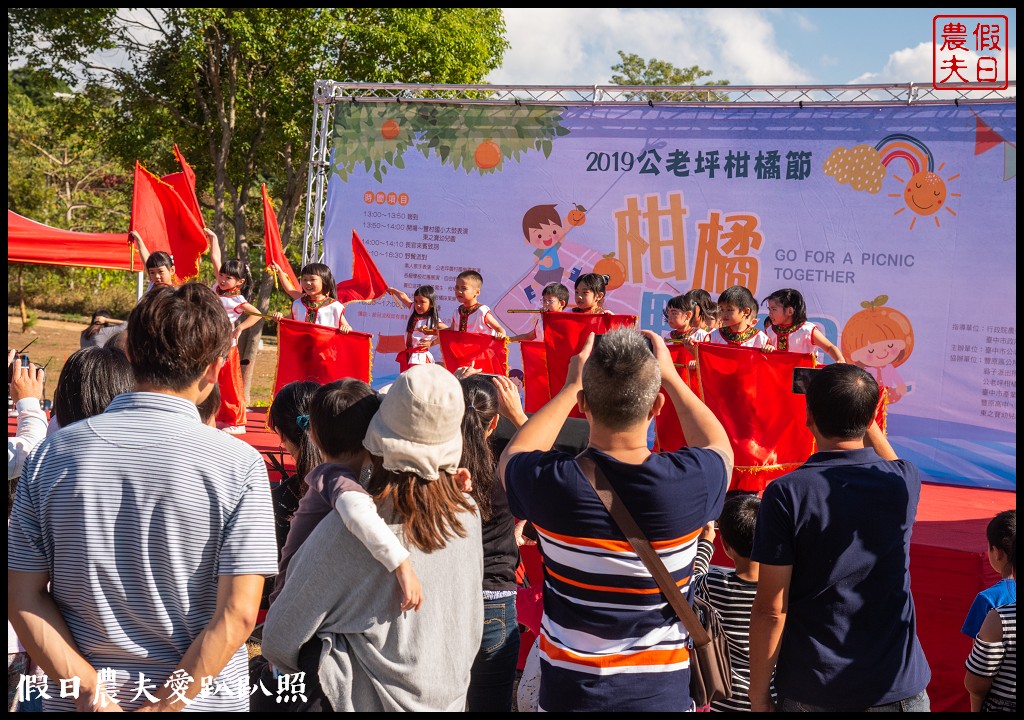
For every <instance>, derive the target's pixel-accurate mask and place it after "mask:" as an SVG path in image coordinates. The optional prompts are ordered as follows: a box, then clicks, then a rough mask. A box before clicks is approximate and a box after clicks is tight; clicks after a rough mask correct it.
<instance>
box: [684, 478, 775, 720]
mask: <svg viewBox="0 0 1024 720" xmlns="http://www.w3.org/2000/svg"><path fill="white" fill-rule="evenodd" d="M760 506H761V499H760V498H759V497H757V495H736V496H734V497H730V498H727V499H726V501H725V505H724V506H723V507H722V515H721V517H719V518H718V523H717V525H718V531H719V532H721V533H722V549H723V550H724V551H725V554H726V555H727V556H728V557H729V559H730V560H732V562H733V564H734V565H735V568H724V567H712V566H711V557H712V555H714V553H715V535H716V530H715V525H716V524H715V523H708V524H707V525H705V526H704V530H703V531H702V532H701V536H700V540H699V541H698V542H697V558H696V560H695V561H694V564H693V578H694V581H693V584H694V593H695V594H696V595H698V596H700V597H702V598H704V599H705V600H707V601H708V603H709V604H710V605H711V606H712V607H713V608H715V609H716V610H718V612H719V614H720V615H721V616H722V629H723V630H724V631H725V634H726V636H727V637H728V638H729V659H730V661H731V663H732V697H730V698H728V699H726V700H716V701H715V702H713V703H711V706H710V709H711V711H712V712H737V711H743V712H750V698H749V697H748V695H747V691H748V690H749V689H750V609H751V607H752V606H753V604H754V596H755V595H756V594H757V580H758V575H759V573H760V568H761V566H760V563H756V562H754V561H753V560H751V559H750V552H751V550H752V548H753V546H754V528H755V526H756V524H757V511H758V508H759V507H760ZM772 694H773V696H774V692H773V693H772Z"/></svg>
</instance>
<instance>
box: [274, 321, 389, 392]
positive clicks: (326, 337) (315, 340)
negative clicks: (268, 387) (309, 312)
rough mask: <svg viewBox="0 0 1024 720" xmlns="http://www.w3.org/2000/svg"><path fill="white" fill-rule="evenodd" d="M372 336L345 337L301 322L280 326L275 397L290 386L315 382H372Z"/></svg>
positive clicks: (324, 326)
mask: <svg viewBox="0 0 1024 720" xmlns="http://www.w3.org/2000/svg"><path fill="white" fill-rule="evenodd" d="M372 340H373V336H372V335H370V334H369V333H362V332H355V331H352V332H350V333H348V334H345V333H342V332H341V331H339V330H338V329H337V328H333V327H327V326H326V325H315V324H313V323H308V322H302V321H300V320H281V321H280V322H279V323H278V325H277V376H276V377H275V378H274V394H275V395H276V394H277V393H278V391H279V390H280V389H281V388H283V387H284V386H285V385H287V384H288V383H290V382H295V381H297V380H315V381H316V382H318V383H321V384H324V383H329V382H333V381H334V380H341V379H342V378H355V379H356V380H362V381H363V382H365V383H369V382H370V368H371V366H372V364H373V350H372V349H371V344H372V343H371V341H372Z"/></svg>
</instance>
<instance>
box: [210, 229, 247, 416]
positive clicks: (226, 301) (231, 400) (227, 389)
mask: <svg viewBox="0 0 1024 720" xmlns="http://www.w3.org/2000/svg"><path fill="white" fill-rule="evenodd" d="M203 232H204V233H205V234H206V237H207V239H208V240H209V241H210V262H211V263H212V265H213V273H214V275H216V277H217V280H216V282H214V284H213V290H214V292H216V293H217V298H218V299H219V300H220V304H221V305H222V306H223V307H224V312H226V313H227V314H228V321H229V322H230V323H231V326H232V327H233V328H234V330H232V332H231V349H230V350H229V351H228V357H227V362H225V363H224V367H222V368H221V370H220V375H218V376H217V386H218V388H219V389H220V406H219V408H218V410H217V427H219V428H220V429H221V430H223V431H224V432H226V433H230V434H232V435H243V434H245V410H246V408H245V382H244V380H243V379H242V362H241V358H240V356H239V354H238V338H239V337H240V336H241V334H242V333H243V332H244V331H245V330H246V329H247V328H250V327H252V326H253V325H255V324H256V323H258V322H259V321H260V317H259V315H260V312H259V310H258V309H257V308H256V306H255V305H253V304H251V303H250V302H249V301H248V300H246V298H245V296H246V294H247V293H248V292H249V291H250V290H251V289H252V274H251V273H250V272H249V266H248V264H246V263H245V262H243V261H242V260H238V259H232V260H228V261H227V262H223V263H222V262H221V254H220V242H219V241H218V240H217V235H216V234H214V232H213V231H212V230H210V229H209V228H204V229H203ZM243 313H244V315H243Z"/></svg>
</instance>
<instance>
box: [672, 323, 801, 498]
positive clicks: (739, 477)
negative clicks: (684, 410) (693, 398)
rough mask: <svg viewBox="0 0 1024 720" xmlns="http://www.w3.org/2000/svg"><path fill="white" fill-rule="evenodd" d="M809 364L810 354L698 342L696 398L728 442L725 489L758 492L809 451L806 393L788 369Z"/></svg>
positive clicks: (793, 465) (789, 469)
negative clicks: (730, 466) (729, 452)
mask: <svg viewBox="0 0 1024 720" xmlns="http://www.w3.org/2000/svg"><path fill="white" fill-rule="evenodd" d="M813 365H814V358H813V357H811V354H810V353H792V352H771V353H766V352H762V351H761V350H757V349H755V348H745V347H732V346H730V345H712V344H711V343H700V344H699V345H697V373H698V382H699V383H700V397H701V400H703V401H704V404H705V405H707V406H708V409H709V410H711V412H713V413H714V414H715V417H717V418H718V421H719V422H721V423H722V425H723V426H724V427H725V431H726V432H727V433H728V434H729V442H730V443H732V450H733V456H734V463H735V465H734V469H733V471H732V481H731V482H730V483H729V489H730V490H746V491H748V492H758V493H759V492H761V491H762V490H764V488H765V486H766V485H767V484H768V483H769V482H771V481H772V480H774V479H775V478H777V477H779V476H780V475H783V474H785V473H787V472H790V471H792V470H795V469H797V468H798V467H800V466H801V465H803V464H804V461H806V460H807V458H808V457H810V455H811V453H813V452H814V437H813V436H812V435H811V431H810V430H808V429H807V396H806V395H798V394H797V393H794V392H793V369H794V368H798V367H812V366H813ZM667 449H668V448H667Z"/></svg>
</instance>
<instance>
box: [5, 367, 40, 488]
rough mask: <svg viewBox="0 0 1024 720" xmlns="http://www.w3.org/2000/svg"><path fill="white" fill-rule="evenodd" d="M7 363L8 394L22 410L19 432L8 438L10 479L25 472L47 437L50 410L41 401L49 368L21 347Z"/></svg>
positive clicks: (8, 471)
mask: <svg viewBox="0 0 1024 720" xmlns="http://www.w3.org/2000/svg"><path fill="white" fill-rule="evenodd" d="M7 367H8V368H9V370H10V384H9V385H8V386H7V387H8V394H9V395H10V396H11V401H12V402H13V403H14V407H15V409H16V410H17V411H18V431H17V434H15V436H14V437H12V438H7V480H8V481H10V480H12V479H14V478H16V477H18V476H19V475H20V474H21V467H22V466H23V465H24V464H25V458H27V457H28V454H29V453H30V452H32V450H34V449H35V447H36V445H38V444H39V443H41V442H42V441H43V440H44V439H45V438H46V413H45V412H43V409H42V406H41V405H40V403H41V402H42V399H43V383H44V382H45V380H46V372H45V371H44V370H43V368H41V367H39V366H38V365H32V364H31V363H30V362H29V361H28V355H18V351H17V350H10V351H8V353H7ZM9 504H10V495H9V496H8V505H9Z"/></svg>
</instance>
